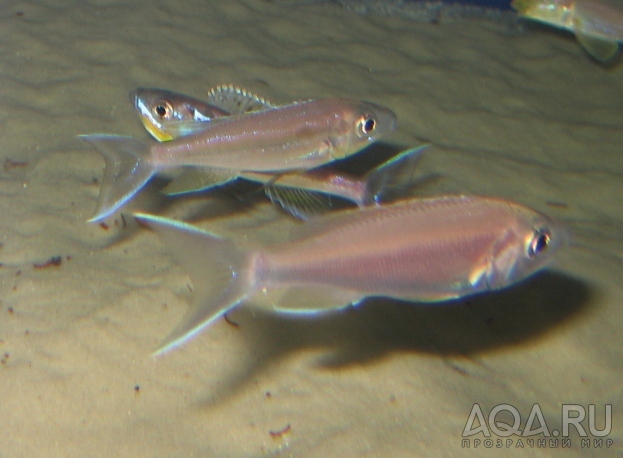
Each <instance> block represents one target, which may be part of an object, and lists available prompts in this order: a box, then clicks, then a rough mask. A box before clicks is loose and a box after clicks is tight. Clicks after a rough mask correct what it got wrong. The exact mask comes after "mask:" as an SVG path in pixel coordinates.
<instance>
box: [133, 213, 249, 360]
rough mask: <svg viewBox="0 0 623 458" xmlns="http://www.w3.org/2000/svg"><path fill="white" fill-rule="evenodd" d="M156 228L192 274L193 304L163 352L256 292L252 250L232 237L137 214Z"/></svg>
mask: <svg viewBox="0 0 623 458" xmlns="http://www.w3.org/2000/svg"><path fill="white" fill-rule="evenodd" d="M134 216H135V217H136V219H137V220H138V222H139V223H142V224H145V225H146V226H148V227H149V228H151V229H153V230H154V231H156V233H157V234H158V235H159V236H160V238H161V239H162V241H163V243H164V244H165V245H166V246H167V248H168V250H169V251H170V253H171V255H172V256H173V257H174V259H175V260H176V261H177V262H178V263H179V264H180V265H181V266H182V268H183V269H184V270H185V271H186V273H187V274H188V275H189V276H190V279H191V281H192V284H193V288H194V291H193V295H194V299H193V304H192V306H191V308H190V309H189V310H188V312H186V315H185V316H184V318H183V319H182V321H181V323H179V325H178V326H177V327H176V328H175V329H174V330H173V332H171V334H169V336H168V337H167V338H166V339H165V340H164V341H163V342H162V343H161V344H160V346H159V348H158V349H157V350H156V351H155V352H154V356H155V355H160V354H163V353H165V352H167V351H169V350H171V349H173V348H176V347H178V346H180V345H182V344H184V343H185V342H187V341H188V340H190V339H192V338H193V337H195V336H196V335H197V334H198V333H199V332H201V331H202V330H203V329H204V328H205V327H206V326H209V325H210V324H212V323H213V322H214V321H216V320H217V319H218V318H220V317H221V316H223V315H224V314H225V313H226V312H227V311H228V310H230V309H232V308H233V307H235V306H236V305H238V304H239V303H240V302H241V301H243V300H244V299H245V298H246V297H247V296H248V295H249V294H250V293H252V291H251V290H252V285H251V284H250V281H249V272H248V268H249V267H248V266H249V259H250V253H249V252H247V251H244V250H241V249H239V248H237V247H236V246H235V244H234V243H233V242H232V241H230V240H228V239H224V238H221V237H219V236H217V235H214V234H212V233H210V232H207V231H204V230H201V229H198V228H196V227H194V226H191V225H189V224H185V223H182V222H179V221H175V220H171V219H168V218H160V217H157V216H152V215H146V214H135V215H134Z"/></svg>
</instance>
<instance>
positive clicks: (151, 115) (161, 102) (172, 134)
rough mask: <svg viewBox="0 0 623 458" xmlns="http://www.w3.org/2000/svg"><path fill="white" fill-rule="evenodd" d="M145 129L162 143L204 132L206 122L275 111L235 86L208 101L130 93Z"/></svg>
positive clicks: (214, 93)
mask: <svg viewBox="0 0 623 458" xmlns="http://www.w3.org/2000/svg"><path fill="white" fill-rule="evenodd" d="M130 100H131V101H132V103H133V104H134V108H135V109H136V111H137V113H138V115H139V118H140V120H141V122H142V123H143V126H144V127H145V129H146V130H147V132H149V133H150V134H151V136H152V137H154V138H155V139H156V140H158V141H159V142H164V141H169V140H173V139H174V138H177V137H183V136H185V135H190V134H193V133H197V132H201V131H202V130H203V129H204V128H205V127H206V124H202V123H206V122H210V121H211V120H212V119H214V118H218V117H222V116H230V115H232V114H237V115H241V114H245V113H251V112H252V111H261V110H266V109H269V108H275V107H276V105H273V104H272V103H270V102H268V101H267V100H266V99H264V98H262V97H259V96H256V95H254V94H251V93H250V92H248V91H246V90H244V89H240V88H238V87H235V86H231V85H226V86H217V87H214V88H212V89H210V91H209V92H208V95H207V100H206V101H205V102H204V101H202V100H199V99H196V98H193V97H190V96H188V95H184V94H178V93H175V92H171V91H167V90H164V89H156V88H138V89H136V90H134V91H132V92H130Z"/></svg>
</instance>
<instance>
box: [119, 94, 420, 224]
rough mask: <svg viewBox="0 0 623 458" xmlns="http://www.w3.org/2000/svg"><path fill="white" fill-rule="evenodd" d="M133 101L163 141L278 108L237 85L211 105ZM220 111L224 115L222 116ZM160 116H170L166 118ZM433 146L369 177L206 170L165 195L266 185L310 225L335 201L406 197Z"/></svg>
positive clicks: (163, 98)
mask: <svg viewBox="0 0 623 458" xmlns="http://www.w3.org/2000/svg"><path fill="white" fill-rule="evenodd" d="M130 99H131V100H132V101H133V104H134V107H135V109H136V111H137V114H138V115H139V117H140V119H141V121H142V123H143V125H144V126H145V128H146V130H147V131H148V132H149V133H150V134H151V135H152V136H153V137H154V138H155V139H156V140H159V141H168V140H171V139H174V138H177V137H181V136H184V135H188V133H187V132H185V131H184V130H189V131H191V132H198V131H200V130H202V129H204V128H205V127H206V126H207V124H206V123H209V122H210V121H211V120H212V118H214V117H218V116H228V115H232V114H244V113H248V112H250V111H259V110H266V109H269V108H273V107H275V106H276V105H274V104H272V103H271V102H268V101H267V100H266V99H264V98H262V97H259V96H257V95H255V94H252V93H251V92H250V91H247V90H245V89H242V88H238V87H236V86H232V85H226V86H217V87H215V88H212V89H211V90H210V91H209V92H208V101H206V102H203V101H201V100H198V99H196V98H194V97H191V96H187V95H184V94H180V93H176V92H171V91H168V90H165V89H156V88H149V89H146V88H139V89H136V90H134V91H132V92H131V93H130ZM215 110H220V113H219V112H218V111H215ZM225 110H227V111H225ZM160 113H167V115H166V116H161V115H160ZM221 113H223V114H221ZM173 114H174V115H173ZM180 126H183V129H182V128H181V127H180ZM429 146H430V145H428V144H427V145H422V146H420V147H417V148H410V149H407V150H404V151H401V152H400V153H398V154H397V155H396V156H394V157H392V158H390V159H389V160H387V161H385V162H384V163H382V164H380V165H379V166H377V167H376V168H374V169H373V170H371V171H370V172H368V173H367V174H366V175H365V176H363V177H354V176H351V175H349V174H347V173H344V172H340V173H338V172H336V171H335V170H334V169H333V168H331V167H321V168H319V169H314V170H310V171H307V172H304V173H298V172H295V173H283V174H280V175H274V174H271V173H259V172H243V171H241V172H240V174H239V175H237V176H234V175H232V174H229V173H226V175H225V176H223V174H222V173H221V172H219V171H215V170H214V169H210V168H206V167H202V168H191V169H189V170H188V171H186V172H184V173H182V174H181V175H180V176H179V177H178V178H176V179H175V180H173V181H172V182H171V183H169V184H168V185H167V186H166V187H165V188H164V189H162V192H163V193H164V194H166V195H169V196H172V195H182V194H186V193H190V192H199V191H206V190H209V189H211V188H213V187H215V186H220V185H223V184H225V182H224V179H226V178H230V179H231V180H232V181H233V180H236V179H238V178H243V179H246V180H249V181H253V182H258V183H261V184H263V185H264V192H265V194H266V195H267V196H268V197H269V199H270V200H271V201H272V202H273V203H275V204H277V205H279V206H281V207H282V208H283V209H284V210H285V211H287V212H288V213H290V214H291V215H293V216H295V217H297V218H300V219H309V218H311V217H315V216H317V215H319V214H322V213H324V212H326V211H327V210H329V209H331V208H332V207H333V200H332V196H338V197H340V198H343V199H346V200H349V201H352V202H354V203H355V204H356V205H358V206H359V207H363V206H366V205H375V204H380V203H381V202H387V201H388V200H390V199H393V198H395V197H396V196H399V195H402V194H404V192H405V190H406V188H408V187H409V186H411V185H412V184H413V174H414V169H415V166H416V164H417V162H418V159H419V157H420V154H421V153H422V152H423V151H424V150H426V149H427V148H428V147H429Z"/></svg>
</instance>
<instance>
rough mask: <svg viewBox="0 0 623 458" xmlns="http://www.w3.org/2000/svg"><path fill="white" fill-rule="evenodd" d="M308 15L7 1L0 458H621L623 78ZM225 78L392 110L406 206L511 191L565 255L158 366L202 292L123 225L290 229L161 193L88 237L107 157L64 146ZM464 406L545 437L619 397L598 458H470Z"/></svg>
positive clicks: (199, 199)
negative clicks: (146, 221) (410, 170)
mask: <svg viewBox="0 0 623 458" xmlns="http://www.w3.org/2000/svg"><path fill="white" fill-rule="evenodd" d="M297 3H298V2H280V3H277V2H276V3H273V2H266V1H257V0H240V1H227V2H224V1H222V2H217V1H205V0H204V1H199V0H190V1H185V2H165V1H154V0H149V1H147V0H144V1H140V0H133V1H131V2H129V1H113V0H110V1H104V0H102V1H77V0H75V1H68V0H56V1H53V0H49V1H44V2H38V3H36V2H27V1H26V2H24V1H13V2H5V4H4V6H3V8H2V10H1V11H0V41H1V42H2V49H1V51H0V100H1V101H2V103H1V104H0V119H1V124H0V126H1V127H0V128H1V129H2V150H1V152H0V156H1V157H0V160H2V161H3V164H4V169H0V215H1V218H0V235H1V236H2V248H1V249H0V262H1V263H2V268H0V292H1V296H0V316H1V317H2V318H1V319H0V339H1V340H0V355H2V359H1V361H0V362H1V363H2V364H1V365H0V392H1V393H2V401H1V402H0V429H1V430H2V431H3V436H4V439H3V440H2V441H1V445H0V456H7V457H16V456H64V457H67V456H76V457H78V456H80V457H82V456H95V455H99V456H132V457H137V456H219V457H220V456H230V457H248V456H306V457H307V456H311V457H326V456H340V457H361V456H392V457H398V456H459V455H462V454H471V455H472V456H482V455H486V456H499V455H500V454H501V453H504V454H505V456H520V457H524V456H536V455H542V456H548V455H552V456H580V455H582V456H591V455H594V456H608V455H610V456H620V453H621V450H622V447H623V429H622V428H623V427H622V426H621V422H622V418H623V417H621V415H622V414H621V410H620V406H621V403H622V402H623V392H622V385H621V379H622V377H623V354H622V353H623V334H622V333H621V328H622V326H623V312H622V308H621V306H622V305H623V286H622V282H621V275H622V268H623V248H622V245H621V240H622V238H623V229H622V227H623V197H622V196H623V192H622V191H623V189H622V179H623V154H622V152H621V144H623V129H621V126H622V125H623V91H622V86H621V83H622V81H623V79H622V77H623V65H621V64H620V65H615V66H613V67H612V68H603V67H600V66H598V65H596V64H595V63H594V62H592V61H590V60H589V59H588V58H587V56H586V55H585V53H584V52H583V51H582V50H581V49H580V48H579V47H578V46H577V45H576V43H575V41H574V39H573V37H571V36H569V35H566V34H564V33H558V32H556V31H553V30H550V29H547V28H543V27H539V26H531V25H525V24H524V25H522V26H517V25H514V26H513V25H509V24H508V23H499V22H498V23H496V22H492V21H483V20H467V19H464V20H457V21H448V22H446V23H444V22H442V23H441V24H428V23H418V22H414V21H412V20H409V19H405V18H397V17H384V16H377V15H358V14H356V13H354V12H353V11H348V10H345V9H343V8H341V7H340V6H339V5H336V4H312V5H297ZM221 83H233V84H236V85H240V86H242V87H246V88H248V89H250V90H252V91H254V92H256V93H259V94H261V95H263V96H265V97H267V98H269V99H270V100H273V101H275V102H288V101H291V100H295V99H305V98H319V97H330V96H340V97H351V98H358V99H367V100H371V101H374V102H377V103H381V104H383V105H387V106H389V107H391V108H392V109H393V110H394V111H395V112H396V114H397V115H398V119H399V124H400V126H399V130H398V132H396V133H395V134H393V135H392V136H390V137H388V138H387V139H386V146H389V147H391V148H392V149H394V150H397V149H398V148H400V147H402V146H415V145H418V144H420V143H423V142H432V143H433V144H434V145H435V146H434V148H431V150H430V151H429V152H427V154H426V156H425V157H424V158H423V160H422V161H421V164H420V167H419V172H418V173H419V176H420V177H422V178H423V180H422V181H421V185H420V186H419V187H417V188H415V189H414V190H413V192H414V193H417V194H420V195H434V194H440V193H447V192H466V193H477V194H484V195H494V196H499V197H503V198H511V199H513V200H516V201H518V202H521V203H523V204H526V205H529V206H531V207H534V208H536V209H538V210H540V211H543V212H546V213H548V214H551V215H553V216H556V217H558V218H560V219H563V220H566V221H568V222H569V225H570V226H571V228H572V231H573V233H574V239H573V240H574V246H572V247H569V248H568V249H567V250H565V251H564V252H562V253H561V256H560V257H559V259H558V262H557V263H556V265H555V268H554V269H553V270H550V271H548V272H546V273H544V274H542V275H540V276H538V277H537V278H534V279H533V280H532V281H529V282H526V283H524V284H522V285H519V286H518V287H516V288H513V289H511V290H508V291H504V292H502V293H499V294H492V295H485V296H481V297H477V298H472V299H470V300H469V301H460V302H458V303H456V304H453V305H449V306H432V307H431V306H418V305H413V304H404V303H399V302H395V301H386V300H385V301H382V300H376V301H370V302H368V303H366V304H364V305H363V306H361V307H359V308H357V309H353V310H348V311H346V312H342V313H339V314H332V315H325V316H322V317H320V318H316V319H300V318H299V319H293V318H291V317H290V318H288V317H283V316H276V315H274V314H271V313H268V312H263V311H257V310H253V309H252V308H250V307H241V308H238V309H237V310H235V311H234V312H232V313H231V314H230V315H229V318H230V320H231V321H233V322H235V323H236V324H237V325H238V326H234V325H232V324H228V323H227V322H226V321H225V320H220V321H219V322H217V323H216V324H215V325H214V326H212V327H211V328H210V329H208V330H207V331H206V332H204V333H203V334H202V335H201V336H200V337H198V338H197V339H195V340H194V341H192V342H191V343H190V344H189V345H187V346H185V347H184V348H182V349H180V350H177V351H175V352H172V353H170V354H168V355H166V356H164V357H161V358H158V359H153V358H151V357H150V352H151V351H152V350H153V349H154V348H155V347H156V345H157V344H158V342H159V341H160V340H161V339H162V338H163V337H164V336H165V335H166V334H168V332H169V331H170V330H171V329H172V328H173V327H174V326H175V324H176V323H177V322H178V320H180V319H181V317H182V315H183V314H184V312H185V311H186V309H187V306H188V304H189V302H190V300H191V297H192V293H191V292H190V289H189V286H190V285H189V280H188V278H187V277H186V276H185V274H184V272H182V270H181V269H180V268H179V267H177V266H176V265H175V264H174V263H173V262H172V260H171V258H170V257H169V255H168V254H167V252H166V250H165V249H164V247H163V246H162V244H161V243H160V241H159V240H158V238H157V237H156V235H155V234H153V233H151V232H149V231H147V230H146V229H144V228H140V227H137V226H136V225H135V223H134V222H133V221H132V218H131V216H129V215H130V211H131V210H136V209H140V210H143V211H149V212H154V213H158V214H163V215H168V216H171V217H176V218H182V219H185V220H189V221H193V222H195V223H197V224H199V225H201V226H203V227H206V228H208V227H209V228H211V229H212V230H214V231H215V232H221V233H227V234H229V235H231V236H234V237H238V238H241V239H242V238H246V239H247V242H248V243H251V244H253V243H258V244H259V243H265V242H267V241H276V240H279V239H280V238H282V237H285V235H284V234H286V233H287V231H288V229H289V228H291V227H292V226H294V225H296V224H297V223H296V222H295V221H292V219H290V218H289V217H287V216H285V215H283V214H282V213H280V212H279V211H277V210H276V209H275V208H273V207H272V206H271V205H270V204H269V203H267V202H266V201H265V200H264V199H262V198H261V197H256V198H251V199H249V200H247V201H245V202H241V201H238V200H235V199H232V198H231V196H230V195H228V194H227V193H224V192H217V193H213V194H209V195H203V196H195V197H193V198H190V199H170V200H167V199H165V198H163V197H160V196H159V194H158V189H159V188H161V187H162V186H163V185H164V183H165V182H164V181H163V180H162V179H158V180H154V182H153V183H151V184H150V185H149V186H148V188H147V189H146V190H145V191H144V192H143V193H142V194H141V195H140V197H139V198H138V199H136V201H134V202H133V203H132V205H131V206H130V208H128V209H127V213H126V216H125V218H124V220H125V221H124V220H122V219H121V217H120V216H116V217H115V218H113V219H111V220H110V221H107V226H105V227H104V226H100V225H97V224H96V225H89V224H87V223H86V222H85V220H86V219H88V218H89V217H90V216H91V215H92V212H93V210H94V207H95V201H96V198H97V195H98V192H99V186H98V180H99V179H100V178H101V174H102V168H103V160H102V159H101V157H100V156H99V155H98V154H97V152H95V151H94V150H93V149H92V148H91V147H89V146H88V145H86V144H82V143H81V142H79V141H78V140H76V139H75V136H76V135H77V134H83V133H94V132H109V133H117V134H125V135H133V136H136V137H143V138H145V137H146V134H145V133H144V132H143V131H142V127H141V126H140V124H139V123H138V121H137V120H136V119H135V115H134V112H133V109H132V107H131V105H130V103H129V101H128V97H127V93H128V92H129V91H130V90H131V89H134V88H136V87H139V86H143V87H150V86H152V87H162V88H167V89H170V90H175V91H178V92H182V93H187V94H191V95H194V96H196V97H201V96H202V95H204V94H205V93H206V91H207V90H208V89H209V88H210V87H211V86H213V85H216V84H221ZM374 151H375V150H371V151H369V152H368V154H374ZM364 159H365V153H364ZM364 159H362V160H364ZM355 166H356V164H355ZM124 222H125V223H127V224H124ZM57 256H60V258H56V259H52V258H54V257H57ZM50 260H53V261H57V262H56V264H58V263H59V262H60V265H54V263H52V265H47V264H46V262H47V261H50ZM37 266H38V267H39V268H37ZM474 403H478V404H480V405H481V406H482V410H483V411H484V412H485V415H486V414H487V413H488V412H489V410H490V409H491V408H492V407H494V406H496V405H498V404H504V403H508V404H512V405H513V406H515V407H516V408H517V409H518V410H519V412H520V413H521V415H522V418H523V422H525V420H526V419H527V416H528V413H529V412H530V409H531V408H532V406H533V404H535V403H538V404H539V405H540V407H541V410H542V412H543V414H544V416H545V418H546V420H547V421H548V427H549V428H550V429H552V430H553V429H560V427H561V422H560V416H561V404H564V403H572V404H581V405H583V406H588V404H595V406H596V408H597V414H598V416H597V425H596V426H597V427H598V428H600V429H603V418H604V404H613V405H614V412H613V425H612V432H611V433H610V435H609V436H608V438H610V439H612V440H613V445H612V446H611V447H610V448H606V445H605V439H604V443H603V445H602V447H597V448H595V447H594V443H593V439H594V437H593V436H589V437H590V438H591V447H590V448H588V449H582V448H581V442H580V440H581V438H580V437H578V435H577V433H574V434H572V435H571V438H570V442H571V444H572V448H571V449H568V448H567V449H562V448H561V446H560V444H559V446H558V447H550V445H549V442H548V443H547V446H546V447H545V448H537V446H536V444H534V445H533V446H532V447H531V446H530V445H529V443H528V442H524V448H516V445H517V442H518V439H519V438H518V437H516V436H513V437H512V438H511V439H512V443H511V446H510V447H509V448H506V442H504V447H505V448H504V449H503V450H500V449H498V448H496V446H495V445H494V446H493V448H492V449H484V447H483V446H482V445H481V446H480V447H479V448H478V449H476V450H474V448H473V446H474V441H473V440H472V441H471V442H470V444H471V446H472V448H471V449H469V450H466V449H462V448H461V446H462V437H461V433H462V431H463V428H464V427H465V424H466V422H467V418H468V415H469V413H470V410H471V409H472V405H473V404H474ZM498 420H504V421H506V422H509V420H510V418H509V417H504V415H502V416H501V417H499V418H498ZM523 422H522V426H523ZM583 424H584V425H585V427H586V428H587V429H588V421H587V420H585V421H584V422H583ZM572 431H573V430H572ZM474 438H481V439H483V437H482V435H478V436H474ZM542 438H543V436H542V435H538V436H536V437H535V439H537V440H538V439H542ZM471 439H473V438H471ZM496 439H498V437H496V436H493V440H494V441H495V440H496ZM505 439H506V438H503V440H504V441H505Z"/></svg>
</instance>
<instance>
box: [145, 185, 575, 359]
mask: <svg viewBox="0 0 623 458" xmlns="http://www.w3.org/2000/svg"><path fill="white" fill-rule="evenodd" d="M135 217H136V219H137V221H138V222H139V223H140V224H143V225H146V226H148V227H149V228H151V229H152V230H154V231H155V232H156V233H157V235H158V236H159V237H160V238H161V240H162V241H163V243H164V244H165V246H166V247H167V248H168V251H169V252H170V253H171V255H172V256H173V258H174V259H175V260H176V261H177V263H179V264H180V265H181V266H182V268H183V269H184V270H185V271H186V272H187V274H188V275H189V276H190V279H191V281H192V284H193V286H194V300H193V304H192V306H191V307H190V308H189V310H188V312H187V313H186V315H185V317H184V318H183V319H182V321H181V322H180V324H179V325H178V326H177V327H176V328H175V329H174V330H173V332H172V333H171V334H170V335H169V336H168V337H167V338H166V339H165V340H164V341H163V342H162V344H161V345H160V347H159V348H158V349H157V350H156V351H155V353H154V354H156V355H158V354H162V353H165V352H167V351H169V350H171V349H173V348H176V347H178V346H180V345H182V344H184V343H186V342H188V341H189V340H190V339H192V338H193V337H195V336H196V335H197V334H199V333H200V332H201V331H202V330H203V329H205V328H206V327H207V326H209V325H210V324H212V323H214V321H215V320H217V319H218V318H219V317H221V316H223V315H224V314H225V313H227V312H228V311H230V310H231V309H232V308H234V307H236V306H237V305H239V304H241V303H242V302H245V301H250V302H252V303H253V304H254V305H259V306H263V307H266V308H268V309H270V310H273V311H275V312H277V313H291V314H300V315H313V314H317V313H322V312H328V311H332V310H339V309H341V308H344V307H348V306H351V305H356V304H358V303H360V302H361V301H362V300H363V299H365V298H366V297H388V298H394V299H400V300H406V301H411V302H423V303H438V302H445V301H449V300H452V299H457V298H461V297H464V296H468V295H472V294H476V293H481V292H486V291H494V290H498V289H502V288H506V287H508V286H511V285H513V284H516V283H518V282H520V281H522V280H524V279H525V278H527V277H529V276H530V275H532V274H534V273H535V272H537V271H538V270H540V269H542V268H543V267H545V266H546V265H547V264H548V263H549V262H550V261H551V260H552V259H553V257H554V254H555V253H556V252H557V251H559V248H560V247H561V246H563V245H564V244H565V243H566V239H567V235H566V234H567V232H566V229H565V227H564V226H563V225H562V224H561V223H559V222H557V221H556V220H554V219H552V218H550V217H548V216H546V215H544V214H541V213H539V212H536V211H534V210H532V209H529V208H527V207H525V206H523V205H520V204H517V203H513V202H510V201H506V200H501V199H495V198H489V197H478V196H463V195H458V196H457V195H447V196H438V197H432V198H419V199H407V200H402V201H398V202H395V203H392V204H388V205H382V206H378V207H367V208H366V209H364V210H346V211H341V212H333V213H330V214H328V215H325V216H321V217H318V218H316V219H313V220H311V221H310V222H307V223H305V224H303V225H302V227H300V228H297V230H296V231H295V232H294V233H293V234H291V238H290V239H289V240H288V241H286V242H284V243H280V244H276V245H269V246H264V247H258V248H247V247H246V246H245V247H243V246H242V244H238V243H236V242H235V241H234V240H231V239H228V238H225V237H222V236H220V235H217V234H214V233H212V232H210V231H207V230H203V229H200V228H197V227H195V226H192V225H189V224H186V223H183V222H180V221H176V220H172V219H168V218H163V217H159V216H153V215H149V214H141V213H137V214H135Z"/></svg>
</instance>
